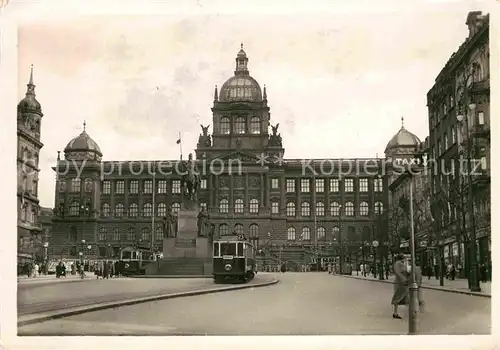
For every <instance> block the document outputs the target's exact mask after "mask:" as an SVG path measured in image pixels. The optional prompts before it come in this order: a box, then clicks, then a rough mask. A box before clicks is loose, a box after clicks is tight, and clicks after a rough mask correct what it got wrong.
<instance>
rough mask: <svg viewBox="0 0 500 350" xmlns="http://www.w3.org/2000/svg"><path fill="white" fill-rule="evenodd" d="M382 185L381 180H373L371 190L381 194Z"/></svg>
mask: <svg viewBox="0 0 500 350" xmlns="http://www.w3.org/2000/svg"><path fill="white" fill-rule="evenodd" d="M383 188H384V186H383V183H382V179H374V180H373V190H374V191H375V192H382V191H383Z"/></svg>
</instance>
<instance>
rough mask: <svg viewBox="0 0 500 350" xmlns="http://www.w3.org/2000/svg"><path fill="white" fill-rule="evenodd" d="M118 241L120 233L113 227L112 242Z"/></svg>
mask: <svg viewBox="0 0 500 350" xmlns="http://www.w3.org/2000/svg"><path fill="white" fill-rule="evenodd" d="M119 240H120V231H119V230H118V227H115V228H114V229H113V241H119Z"/></svg>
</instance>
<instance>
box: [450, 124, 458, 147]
mask: <svg viewBox="0 0 500 350" xmlns="http://www.w3.org/2000/svg"><path fill="white" fill-rule="evenodd" d="M455 142H457V132H456V131H455V127H454V126H452V127H451V143H455Z"/></svg>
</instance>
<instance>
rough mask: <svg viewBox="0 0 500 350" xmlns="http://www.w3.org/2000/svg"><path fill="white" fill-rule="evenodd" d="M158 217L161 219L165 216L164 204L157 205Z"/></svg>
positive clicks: (165, 206) (165, 208)
mask: <svg viewBox="0 0 500 350" xmlns="http://www.w3.org/2000/svg"><path fill="white" fill-rule="evenodd" d="M158 216H159V217H161V218H163V217H165V216H167V205H166V204H165V203H160V204H158Z"/></svg>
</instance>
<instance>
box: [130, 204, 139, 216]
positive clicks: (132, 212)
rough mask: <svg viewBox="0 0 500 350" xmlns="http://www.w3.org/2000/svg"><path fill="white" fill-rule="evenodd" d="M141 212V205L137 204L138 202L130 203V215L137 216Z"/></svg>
mask: <svg viewBox="0 0 500 350" xmlns="http://www.w3.org/2000/svg"><path fill="white" fill-rule="evenodd" d="M138 214H139V207H138V206H137V204H135V203H132V204H130V205H129V207H128V216H132V217H134V216H137V215H138Z"/></svg>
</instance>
